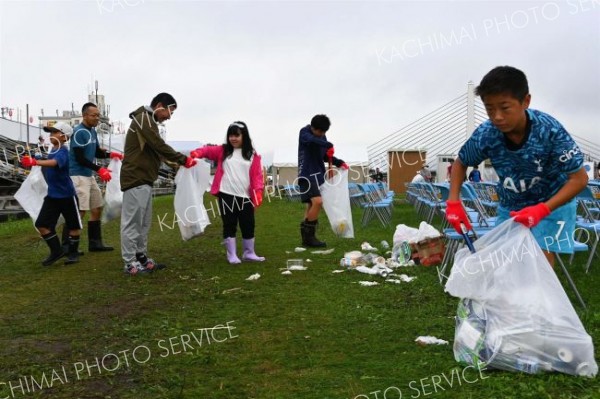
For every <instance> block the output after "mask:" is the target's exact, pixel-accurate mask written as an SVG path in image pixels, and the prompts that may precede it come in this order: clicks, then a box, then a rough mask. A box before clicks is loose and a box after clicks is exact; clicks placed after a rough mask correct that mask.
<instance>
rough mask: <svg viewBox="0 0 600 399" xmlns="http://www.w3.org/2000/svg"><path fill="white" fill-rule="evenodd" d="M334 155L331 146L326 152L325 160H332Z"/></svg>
mask: <svg viewBox="0 0 600 399" xmlns="http://www.w3.org/2000/svg"><path fill="white" fill-rule="evenodd" d="M334 153H335V150H334V149H333V146H331V147H330V148H329V149H328V150H327V152H326V154H327V158H333V154H334Z"/></svg>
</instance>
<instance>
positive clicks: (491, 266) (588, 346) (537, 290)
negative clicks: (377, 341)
mask: <svg viewBox="0 0 600 399" xmlns="http://www.w3.org/2000/svg"><path fill="white" fill-rule="evenodd" d="M474 246H475V250H476V252H475V253H471V252H469V250H468V249H467V248H463V249H461V250H459V251H457V253H456V256H455V261H454V266H453V268H452V272H451V274H450V277H449V279H448V282H447V283H446V291H447V292H448V293H450V295H453V296H455V297H458V298H462V299H461V302H460V303H459V306H458V310H457V318H456V335H455V340H454V357H455V358H456V360H457V361H458V362H461V363H466V364H470V365H474V366H477V367H481V368H483V367H491V368H496V369H502V370H509V371H522V372H526V373H531V374H535V373H537V372H540V371H559V372H562V373H566V374H571V375H580V376H587V377H592V376H595V375H596V374H597V372H598V365H597V364H596V361H595V359H594V346H593V343H592V339H591V337H590V336H589V335H588V334H587V333H586V331H585V329H584V327H583V325H582V324H581V321H580V320H579V317H577V314H576V313H575V310H574V309H573V306H572V305H571V302H570V301H569V298H568V297H567V295H566V294H565V291H564V289H563V287H562V285H561V284H560V282H559V280H558V278H557V277H556V274H555V272H554V270H553V269H552V268H551V267H550V265H549V264H548V261H547V260H546V257H545V256H544V254H543V252H542V250H541V249H540V247H539V245H538V244H537V242H536V241H535V238H534V237H533V235H532V234H531V231H530V230H529V229H528V228H526V227H524V226H522V225H521V224H519V223H516V222H514V221H513V220H507V221H505V222H504V223H502V224H501V225H500V226H498V227H496V228H495V229H493V230H492V231H490V232H489V233H487V234H486V235H484V236H483V237H482V238H481V239H479V240H477V241H476V242H475V243H474Z"/></svg>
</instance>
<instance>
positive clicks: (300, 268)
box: [288, 265, 306, 271]
mask: <svg viewBox="0 0 600 399" xmlns="http://www.w3.org/2000/svg"><path fill="white" fill-rule="evenodd" d="M289 270H306V267H304V266H300V265H294V266H290V267H288V271H289Z"/></svg>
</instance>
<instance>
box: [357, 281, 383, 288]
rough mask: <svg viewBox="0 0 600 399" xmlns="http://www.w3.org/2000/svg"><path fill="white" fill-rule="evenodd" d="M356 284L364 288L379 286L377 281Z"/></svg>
mask: <svg viewBox="0 0 600 399" xmlns="http://www.w3.org/2000/svg"><path fill="white" fill-rule="evenodd" d="M358 284H360V285H362V286H365V287H372V286H374V285H379V283H378V282H377V281H359V282H358Z"/></svg>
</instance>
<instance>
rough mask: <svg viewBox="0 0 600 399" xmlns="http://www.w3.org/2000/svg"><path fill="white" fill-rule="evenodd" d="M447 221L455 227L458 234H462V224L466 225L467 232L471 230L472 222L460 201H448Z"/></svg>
mask: <svg viewBox="0 0 600 399" xmlns="http://www.w3.org/2000/svg"><path fill="white" fill-rule="evenodd" d="M446 220H448V222H449V223H450V224H451V225H452V227H454V230H456V231H457V232H458V234H462V229H461V226H460V225H461V223H464V225H465V227H466V228H467V230H471V229H472V227H471V222H470V221H469V217H468V216H467V213H466V212H465V208H463V206H462V203H461V202H460V201H459V200H456V201H452V200H448V201H446Z"/></svg>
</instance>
